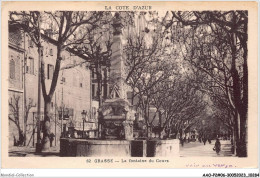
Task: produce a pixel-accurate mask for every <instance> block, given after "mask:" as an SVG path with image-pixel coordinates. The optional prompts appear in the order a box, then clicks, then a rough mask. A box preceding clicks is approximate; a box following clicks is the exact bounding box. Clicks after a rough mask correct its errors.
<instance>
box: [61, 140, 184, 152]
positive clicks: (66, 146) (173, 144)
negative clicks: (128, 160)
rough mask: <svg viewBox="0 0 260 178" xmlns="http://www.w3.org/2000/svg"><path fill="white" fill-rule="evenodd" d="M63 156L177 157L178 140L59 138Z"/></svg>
mask: <svg viewBox="0 0 260 178" xmlns="http://www.w3.org/2000/svg"><path fill="white" fill-rule="evenodd" d="M60 155H61V156H65V157H74V156H76V157H79V156H85V157H116V156H119V157H120V156H122V157H178V156H179V140H177V139H174V140H131V141H127V140H83V139H82V140H81V139H67V138H64V139H61V145H60Z"/></svg>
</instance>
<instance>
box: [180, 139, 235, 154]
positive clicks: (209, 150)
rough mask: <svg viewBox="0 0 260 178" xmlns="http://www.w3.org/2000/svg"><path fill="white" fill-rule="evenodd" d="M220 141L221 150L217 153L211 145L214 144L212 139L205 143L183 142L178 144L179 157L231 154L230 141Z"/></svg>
mask: <svg viewBox="0 0 260 178" xmlns="http://www.w3.org/2000/svg"><path fill="white" fill-rule="evenodd" d="M220 143H221V151H220V153H219V154H217V153H216V152H215V151H213V147H214V145H215V141H214V140H213V141H212V142H211V144H209V142H207V143H206V145H204V144H203V142H201V143H200V142H190V143H184V146H183V147H182V146H181V145H180V156H181V157H193V156H194V157H195V156H196V157H197V156H198V157H201V156H205V157H226V156H233V155H232V153H231V143H230V141H223V140H221V141H220Z"/></svg>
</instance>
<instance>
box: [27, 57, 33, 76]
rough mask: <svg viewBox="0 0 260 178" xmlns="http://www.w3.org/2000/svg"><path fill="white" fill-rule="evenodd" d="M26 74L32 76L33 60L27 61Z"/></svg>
mask: <svg viewBox="0 0 260 178" xmlns="http://www.w3.org/2000/svg"><path fill="white" fill-rule="evenodd" d="M26 72H27V73H29V74H34V59H33V58H31V57H29V59H28V60H27V66H26Z"/></svg>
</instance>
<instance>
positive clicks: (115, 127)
mask: <svg viewBox="0 0 260 178" xmlns="http://www.w3.org/2000/svg"><path fill="white" fill-rule="evenodd" d="M113 28H114V32H113V45H112V56H111V67H110V78H109V84H110V86H111V89H110V93H109V97H108V99H106V100H105V101H104V103H103V105H102V107H101V112H102V115H103V118H102V131H101V132H102V133H101V135H102V137H103V138H105V139H126V140H132V139H133V121H134V119H135V117H134V116H135V111H134V110H133V109H132V106H131V105H130V103H129V102H128V100H127V90H128V86H127V84H126V82H125V77H126V73H125V58H124V54H123V45H122V24H121V19H120V15H119V13H116V14H115V17H114V20H113Z"/></svg>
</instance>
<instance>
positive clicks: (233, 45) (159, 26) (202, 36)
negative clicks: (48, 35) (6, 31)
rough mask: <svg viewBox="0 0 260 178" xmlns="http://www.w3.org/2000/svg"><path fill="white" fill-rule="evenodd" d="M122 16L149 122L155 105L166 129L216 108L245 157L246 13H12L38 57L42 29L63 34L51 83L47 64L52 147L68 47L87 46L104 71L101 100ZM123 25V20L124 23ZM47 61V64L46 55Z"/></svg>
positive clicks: (129, 68) (139, 102)
mask: <svg viewBox="0 0 260 178" xmlns="http://www.w3.org/2000/svg"><path fill="white" fill-rule="evenodd" d="M115 19H117V20H118V19H120V25H122V27H123V29H124V30H123V38H124V41H125V43H124V57H125V65H126V71H125V72H126V77H125V82H126V83H127V84H128V85H129V87H130V90H131V92H132V94H131V103H132V104H133V105H134V107H135V108H136V110H138V109H139V110H141V111H142V113H143V117H144V120H145V124H146V128H147V132H146V134H147V135H146V136H148V128H149V127H151V126H152V125H153V122H154V120H155V115H154V117H153V118H152V119H151V117H150V116H149V114H150V108H155V113H157V114H158V116H159V120H160V123H161V130H160V132H163V131H165V130H167V131H168V133H167V134H168V136H169V135H170V134H171V132H173V133H175V134H176V133H178V132H180V133H182V132H181V130H183V129H186V128H188V127H190V126H191V125H194V124H195V123H197V122H198V118H201V117H203V115H204V114H205V112H206V111H205V108H206V107H211V108H213V109H212V110H213V111H214V112H213V114H214V117H215V118H219V119H220V120H221V121H222V122H223V123H224V124H225V125H227V127H228V128H229V129H230V130H231V131H232V132H233V133H234V138H235V142H236V146H237V154H238V155H239V156H246V154H247V153H246V150H247V149H246V141H247V140H246V137H247V136H246V133H247V130H246V123H247V104H248V101H247V100H248V78H247V77H248V76H247V75H248V74H247V72H248V71H247V12H245V11H229V12H219V11H218V12H215V11H214V12H213V11H212V12H211V11H205V12H167V13H166V14H165V16H162V17H160V16H159V15H158V14H157V13H155V12H147V13H146V12H140V13H139V12H120V13H115V14H114V13H112V12H77V11H73V12H72V11H56V12H38V11H34V12H32V11H30V12H10V22H11V23H12V24H17V25H20V26H21V27H22V28H23V29H24V30H25V31H26V32H27V33H28V34H29V35H30V37H31V39H33V40H34V42H35V44H36V45H37V47H38V49H39V50H38V51H39V58H41V53H42V48H41V46H42V42H43V41H42V39H41V35H42V32H43V31H44V30H46V28H48V29H51V31H52V34H53V37H54V39H55V40H56V41H57V59H56V64H55V69H54V73H53V80H52V83H51V86H50V88H49V89H47V88H46V85H45V78H44V76H45V75H44V73H45V71H44V68H41V69H42V70H41V74H42V75H41V76H42V78H41V86H42V93H43V98H44V103H45V104H44V121H45V127H44V142H43V149H48V148H49V134H50V127H51V125H50V117H51V115H50V104H51V100H52V97H53V94H54V91H55V89H56V86H57V80H58V76H59V72H60V70H63V69H64V70H65V69H67V68H72V67H74V66H69V67H66V68H61V62H62V57H61V56H62V51H63V50H65V49H68V48H70V49H73V50H77V51H80V53H82V55H84V56H85V59H86V61H87V62H91V64H92V67H93V68H95V70H94V71H95V73H96V75H97V81H98V89H97V96H98V101H99V106H100V107H101V106H102V102H103V98H102V83H104V82H106V77H103V76H102V67H104V66H105V67H107V68H109V65H110V57H111V55H112V54H111V53H112V50H111V46H112V44H113V35H114V33H116V31H113V30H112V29H113V28H116V27H115V22H114V21H115ZM117 25H118V23H117ZM41 61H42V65H43V64H44V61H43V60H41Z"/></svg>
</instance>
